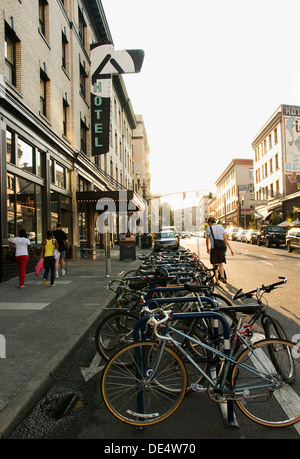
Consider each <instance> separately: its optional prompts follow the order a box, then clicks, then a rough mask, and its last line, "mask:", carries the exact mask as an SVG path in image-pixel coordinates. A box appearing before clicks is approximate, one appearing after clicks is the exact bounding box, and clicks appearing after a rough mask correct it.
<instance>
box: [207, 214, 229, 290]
mask: <svg viewBox="0 0 300 459" xmlns="http://www.w3.org/2000/svg"><path fill="white" fill-rule="evenodd" d="M207 224H208V228H207V229H206V233H205V234H206V248H207V253H208V254H209V255H210V262H211V264H212V265H213V266H215V265H218V268H219V272H220V275H221V277H220V281H221V282H224V283H226V279H225V278H224V267H223V263H225V253H226V247H228V248H229V250H230V252H231V255H234V253H233V250H232V249H231V247H230V244H229V242H228V240H227V237H226V234H225V230H224V228H223V226H222V225H216V221H215V219H214V218H213V217H209V219H208V220H207ZM212 232H213V235H212ZM214 239H219V240H223V241H224V244H225V247H224V249H216V248H215V243H214ZM215 276H216V284H217V285H219V274H218V270H216V271H215Z"/></svg>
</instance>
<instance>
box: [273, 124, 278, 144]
mask: <svg viewBox="0 0 300 459" xmlns="http://www.w3.org/2000/svg"><path fill="white" fill-rule="evenodd" d="M277 143H278V132H277V128H275V129H274V144H275V145H276V144H277Z"/></svg>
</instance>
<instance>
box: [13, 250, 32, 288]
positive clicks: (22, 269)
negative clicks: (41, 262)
mask: <svg viewBox="0 0 300 459" xmlns="http://www.w3.org/2000/svg"><path fill="white" fill-rule="evenodd" d="M28 259H29V255H19V256H18V257H16V260H17V263H18V265H19V286H20V287H23V285H24V280H25V273H26V267H27V263H28Z"/></svg>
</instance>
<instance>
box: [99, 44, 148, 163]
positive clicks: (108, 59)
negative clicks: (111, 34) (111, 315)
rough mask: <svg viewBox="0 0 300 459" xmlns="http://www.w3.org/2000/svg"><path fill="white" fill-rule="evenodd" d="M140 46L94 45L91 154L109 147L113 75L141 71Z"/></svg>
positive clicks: (141, 55) (142, 56) (100, 152)
mask: <svg viewBox="0 0 300 459" xmlns="http://www.w3.org/2000/svg"><path fill="white" fill-rule="evenodd" d="M143 60H144V51H143V50H141V49H133V50H122V51H115V50H114V48H113V46H112V45H111V44H108V45H107V44H105V45H104V44H95V45H92V47H91V73H92V81H91V109H92V155H93V156H96V155H102V154H105V153H107V152H108V151H109V128H110V105H111V104H110V100H111V96H112V75H115V74H123V73H138V72H140V70H141V68H142V64H143Z"/></svg>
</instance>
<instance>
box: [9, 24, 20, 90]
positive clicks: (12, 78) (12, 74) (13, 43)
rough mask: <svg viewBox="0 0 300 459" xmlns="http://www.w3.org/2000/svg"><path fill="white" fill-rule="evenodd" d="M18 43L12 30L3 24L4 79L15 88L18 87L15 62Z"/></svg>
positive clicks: (18, 50) (18, 47)
mask: <svg viewBox="0 0 300 459" xmlns="http://www.w3.org/2000/svg"><path fill="white" fill-rule="evenodd" d="M19 43H20V41H19V39H18V38H17V36H16V34H15V32H14V30H13V29H12V28H11V27H10V26H9V25H8V24H7V23H5V78H6V81H8V82H9V83H10V84H12V85H13V86H15V87H17V86H18V84H17V65H16V62H17V56H18V54H19V53H20V49H21V48H20V45H19ZM19 57H20V56H19Z"/></svg>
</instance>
